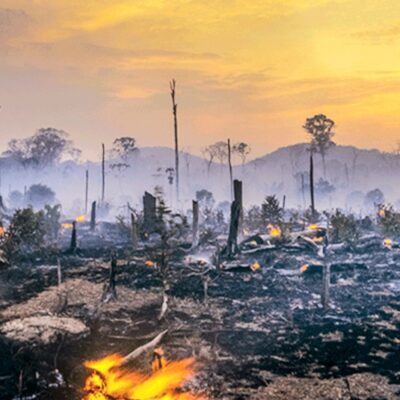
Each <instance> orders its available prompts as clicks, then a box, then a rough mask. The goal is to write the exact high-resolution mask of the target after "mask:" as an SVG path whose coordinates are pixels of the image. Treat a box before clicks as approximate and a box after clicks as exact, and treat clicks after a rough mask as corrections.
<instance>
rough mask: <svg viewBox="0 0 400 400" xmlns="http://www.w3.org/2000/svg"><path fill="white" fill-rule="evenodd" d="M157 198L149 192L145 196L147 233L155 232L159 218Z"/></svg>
mask: <svg viewBox="0 0 400 400" xmlns="http://www.w3.org/2000/svg"><path fill="white" fill-rule="evenodd" d="M156 207H157V199H156V198H155V197H154V196H153V195H152V194H150V193H149V192H144V196H143V224H144V229H145V230H146V232H147V233H149V232H153V230H154V228H155V224H156V220H157V216H156Z"/></svg>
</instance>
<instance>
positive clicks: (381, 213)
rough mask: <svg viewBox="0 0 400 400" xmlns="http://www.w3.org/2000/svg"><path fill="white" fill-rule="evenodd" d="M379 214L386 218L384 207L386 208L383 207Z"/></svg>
mask: <svg viewBox="0 0 400 400" xmlns="http://www.w3.org/2000/svg"><path fill="white" fill-rule="evenodd" d="M378 215H379V216H380V217H381V218H384V217H385V215H386V212H385V209H384V208H381V209H380V210H379V211H378Z"/></svg>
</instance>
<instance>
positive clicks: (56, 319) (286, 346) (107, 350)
mask: <svg viewBox="0 0 400 400" xmlns="http://www.w3.org/2000/svg"><path fill="white" fill-rule="evenodd" d="M111 228H112V227H110V226H109V225H107V226H105V227H103V228H101V227H98V228H97V232H95V233H90V232H89V231H88V230H85V229H84V228H82V230H80V228H78V238H79V247H80V250H77V252H76V253H75V254H73V255H72V254H66V253H65V252H60V254H59V255H58V257H59V261H60V265H61V266H62V280H63V282H62V284H61V285H58V284H57V258H56V256H55V255H49V256H48V257H47V258H46V257H44V258H36V259H31V260H25V261H21V262H19V263H18V264H17V265H12V266H7V267H4V268H3V269H2V270H1V271H0V282H1V287H0V296H1V297H0V307H1V309H0V310H1V317H0V318H1V319H0V331H1V336H0V353H1V355H2V357H1V360H0V393H1V398H2V399H34V398H37V399H68V400H72V399H81V398H82V396H83V393H82V388H83V382H84V380H85V377H86V376H87V373H88V371H87V370H86V369H85V367H83V362H84V361H85V360H90V359H97V358H100V357H103V356H105V355H107V354H111V353H116V352H118V353H121V354H127V353H129V352H130V351H132V350H133V349H135V348H136V347H138V346H140V345H142V344H144V343H146V342H148V341H150V340H151V339H153V338H154V337H155V336H157V335H158V334H159V333H160V332H162V331H163V330H165V329H168V333H167V334H166V335H165V336H164V338H163V339H162V343H161V345H162V347H163V348H164V350H165V352H166V356H167V358H168V359H171V360H175V359H181V358H184V357H189V356H194V357H195V359H196V366H197V375H196V377H195V378H194V379H192V380H191V381H190V382H189V384H188V385H189V386H190V387H191V389H192V390H193V391H194V392H198V393H203V394H204V395H206V396H208V398H210V399H274V400H275V399H282V400H283V399H285V400H290V399H300V398H301V399H349V400H354V399H396V398H400V386H399V384H400V373H399V371H400V351H399V350H400V337H399V334H398V332H399V326H400V267H399V261H400V249H398V248H397V246H396V245H395V244H393V243H390V244H389V245H388V243H385V244H384V238H383V237H382V236H381V235H379V234H376V233H368V232H367V233H366V232H364V233H363V235H362V236H361V237H360V239H359V240H358V243H357V244H356V245H354V246H346V245H343V244H339V245H337V244H336V245H328V246H327V247H326V249H325V250H326V253H325V255H324V256H321V251H320V250H321V248H320V247H321V246H319V245H316V246H314V245H312V244H311V243H310V242H309V241H307V240H299V238H298V237H297V236H296V235H294V236H293V238H292V240H290V241H285V242H283V241H275V240H274V239H273V238H268V240H266V238H265V237H264V238H262V237H256V238H255V239H257V240H254V238H253V240H249V241H247V243H244V244H243V245H242V246H241V254H239V255H237V256H236V257H234V258H233V259H232V260H230V261H221V263H220V264H219V265H218V267H215V266H214V267H212V268H211V267H210V269H207V268H208V266H207V267H206V266H205V265H204V264H205V263H207V262H208V261H210V260H211V257H206V256H205V255H206V254H213V253H214V252H215V249H216V248H217V247H216V246H215V245H216V244H217V242H221V243H222V242H223V241H224V240H225V238H221V237H220V238H218V239H216V240H215V241H214V242H211V243H208V244H205V245H204V246H203V247H201V246H200V249H197V251H192V250H190V246H189V247H188V246H187V245H185V243H181V244H178V245H177V246H176V248H175V249H174V254H173V256H172V257H171V259H170V261H169V264H170V267H169V275H168V285H167V289H166V290H165V292H166V294H167V295H168V309H167V311H166V313H165V315H164V316H163V317H162V318H161V319H160V320H159V315H160V309H161V307H162V303H163V293H164V289H165V287H166V286H165V282H164V281H163V277H162V276H161V275H160V273H159V271H158V270H157V265H153V263H151V262H149V253H148V252H146V250H145V249H144V248H139V249H138V250H136V251H132V250H131V249H130V247H129V242H124V240H120V238H119V237H118V235H114V236H113V231H112V229H111ZM68 235H69V232H68V231H67V232H64V238H63V240H64V245H65V244H66V243H68V241H69V236H68ZM311 236H312V235H311ZM111 251H114V252H115V254H116V259H117V267H116V271H115V272H116V277H115V282H116V293H117V299H116V300H113V301H109V302H104V291H105V286H106V285H107V282H108V281H109V274H110V271H109V270H110V261H111V260H110V257H111V256H110V254H111ZM189 255H190V261H189V262H188V256H189ZM204 260H206V261H204ZM207 260H208V261H207ZM327 264H329V266H330V276H328V279H329V281H330V285H329V300H328V303H329V304H328V307H326V306H325V307H324V305H323V303H324V302H323V298H324V296H325V297H326V295H327V293H325V292H324V290H325V291H326V285H325V283H324V273H323V270H324V266H326V265H327ZM210 265H211V261H210ZM255 265H256V267H254V266H255ZM196 268H197V270H196ZM205 277H206V278H207V279H206V278H205ZM164 278H165V277H164ZM205 281H207V285H208V292H207V296H206V297H205V295H204V282H205ZM324 288H325V289H324ZM102 300H103V301H102ZM150 362H151V354H146V355H144V356H143V357H140V359H138V360H135V361H134V362H133V364H132V366H131V367H132V368H140V369H142V370H144V371H146V369H148V368H149V365H150Z"/></svg>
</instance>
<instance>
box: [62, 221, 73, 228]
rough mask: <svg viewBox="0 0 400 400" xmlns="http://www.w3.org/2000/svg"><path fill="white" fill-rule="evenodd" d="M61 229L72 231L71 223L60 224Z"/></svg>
mask: <svg viewBox="0 0 400 400" xmlns="http://www.w3.org/2000/svg"><path fill="white" fill-rule="evenodd" d="M62 227H63V228H64V229H72V228H73V225H72V224H71V223H69V222H64V223H63V224H62Z"/></svg>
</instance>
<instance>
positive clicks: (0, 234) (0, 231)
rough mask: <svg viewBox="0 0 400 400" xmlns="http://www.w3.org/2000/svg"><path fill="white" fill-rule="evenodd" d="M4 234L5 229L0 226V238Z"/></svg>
mask: <svg viewBox="0 0 400 400" xmlns="http://www.w3.org/2000/svg"><path fill="white" fill-rule="evenodd" d="M5 234H6V228H4V227H2V226H0V237H3V236H4V235H5Z"/></svg>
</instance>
